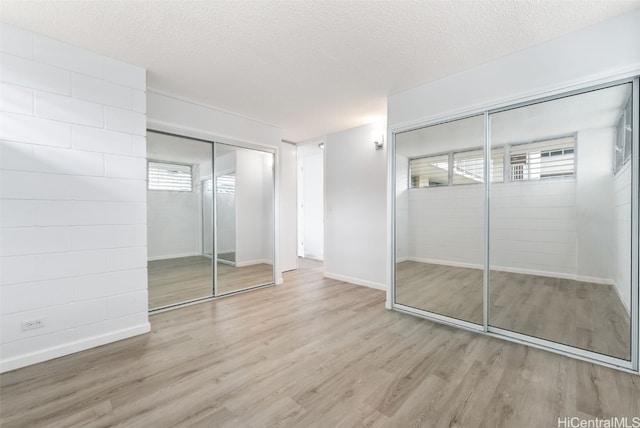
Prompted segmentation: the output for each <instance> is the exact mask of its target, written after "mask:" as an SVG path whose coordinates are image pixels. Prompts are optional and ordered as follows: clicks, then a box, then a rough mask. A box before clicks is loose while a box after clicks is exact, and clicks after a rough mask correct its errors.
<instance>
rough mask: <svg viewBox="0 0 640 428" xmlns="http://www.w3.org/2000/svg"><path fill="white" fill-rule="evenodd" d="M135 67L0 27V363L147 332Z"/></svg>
mask: <svg viewBox="0 0 640 428" xmlns="http://www.w3.org/2000/svg"><path fill="white" fill-rule="evenodd" d="M145 73H146V72H145V70H144V69H142V68H139V67H136V66H134V65H130V64H125V63H123V62H120V61H116V60H113V59H111V58H107V57H104V56H102V55H99V54H97V53H94V52H89V51H87V50H85V49H81V48H78V47H75V46H70V45H68V44H66V43H63V42H60V41H58V40H53V39H51V38H48V37H44V36H41V35H37V34H34V33H31V32H29V31H25V30H22V29H20V28H16V27H13V26H10V25H6V24H0V233H1V239H0V269H1V271H0V272H1V275H0V319H1V321H2V323H1V324H2V327H1V336H0V345H1V346H0V371H3V372H4V371H8V370H13V369H16V368H19V367H23V366H25V365H29V364H33V363H37V362H40V361H45V360H47V359H51V358H56V357H59V356H61V355H65V354H68V353H72V352H77V351H79V350H82V349H87V348H89V347H93V346H99V345H102V344H105V343H109V342H111V341H114V340H119V339H123V338H126V337H130V336H132V335H136V334H141V333H144V332H146V331H149V322H148V316H147V313H148V304H147V243H146V221H147V220H146V159H145V156H146V137H145V134H146V113H145V112H146V77H145ZM35 319H41V320H43V322H44V327H42V328H37V329H32V330H27V331H23V330H22V323H23V322H25V321H30V320H35Z"/></svg>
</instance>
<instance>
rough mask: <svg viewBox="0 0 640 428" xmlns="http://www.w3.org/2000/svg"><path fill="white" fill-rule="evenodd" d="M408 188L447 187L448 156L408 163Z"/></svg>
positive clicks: (431, 157) (420, 159) (426, 158)
mask: <svg viewBox="0 0 640 428" xmlns="http://www.w3.org/2000/svg"><path fill="white" fill-rule="evenodd" d="M409 176H410V177H411V183H410V187H435V186H447V185H449V154H446V155H439V156H429V157H423V158H417V159H411V160H410V161H409Z"/></svg>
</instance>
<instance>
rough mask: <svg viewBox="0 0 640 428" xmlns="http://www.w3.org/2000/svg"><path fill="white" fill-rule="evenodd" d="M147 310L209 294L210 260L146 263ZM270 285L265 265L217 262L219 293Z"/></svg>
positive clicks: (270, 272) (269, 271) (268, 268)
mask: <svg viewBox="0 0 640 428" xmlns="http://www.w3.org/2000/svg"><path fill="white" fill-rule="evenodd" d="M148 270H149V308H150V309H153V308H159V307H162V306H167V305H172V304H176V303H180V302H185V301H188V300H193V299H198V298H201V297H208V296H211V294H212V287H213V281H212V273H211V259H210V258H208V257H203V256H193V257H180V258H175V259H166V260H155V261H150V262H149V264H148ZM272 282H273V267H272V266H271V265H267V264H256V265H251V266H243V267H235V266H231V265H228V264H224V263H218V294H225V293H229V292H232V291H237V290H241V289H243V288H247V287H250V286H253V285H261V284H269V283H272Z"/></svg>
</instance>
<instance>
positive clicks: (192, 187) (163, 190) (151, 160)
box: [146, 159, 195, 193]
mask: <svg viewBox="0 0 640 428" xmlns="http://www.w3.org/2000/svg"><path fill="white" fill-rule="evenodd" d="M152 163H156V164H165V165H178V166H183V167H184V166H186V167H189V179H190V189H189V190H178V189H152V188H151V187H150V186H151V180H150V179H149V171H150V169H151V168H150V164H152ZM193 169H194V165H193V164H189V163H183V162H174V161H166V160H160V159H147V177H146V180H147V190H148V191H153V192H177V193H193V192H194V191H195V186H194V180H193Z"/></svg>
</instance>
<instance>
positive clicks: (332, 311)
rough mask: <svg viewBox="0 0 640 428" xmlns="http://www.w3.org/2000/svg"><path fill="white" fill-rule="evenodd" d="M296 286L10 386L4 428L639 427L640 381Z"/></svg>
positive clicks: (312, 277) (19, 374)
mask: <svg viewBox="0 0 640 428" xmlns="http://www.w3.org/2000/svg"><path fill="white" fill-rule="evenodd" d="M284 281H285V282H284V284H283V285H277V286H275V287H267V288H262V289H259V290H256V291H252V292H250V293H243V294H238V295H235V296H232V297H229V298H226V299H219V300H214V301H208V302H203V303H199V304H197V305H192V306H188V307H184V308H180V309H175V310H172V311H167V312H162V313H158V314H154V315H152V316H151V317H150V321H151V327H152V332H151V333H150V334H146V335H141V336H137V337H133V338H130V339H126V340H122V341H119V342H116V343H111V344H108V345H105V346H100V347H98V348H94V349H90V350H87V351H83V352H80V353H77V354H74V355H69V356H65V357H62V358H57V359H55V360H51V361H48V362H45V363H41V364H36V365H33V366H30V367H25V368H23V369H19V370H15V371H12V372H8V373H5V374H2V375H1V376H0V386H1V388H0V402H1V403H2V412H0V426H2V427H3V428H13V427H30V426H39V427H83V428H93V427H116V426H118V427H189V428H191V427H203V428H204V427H230V428H236V427H243V428H244V427H267V426H280V427H296V428H297V427H319V428H324V427H345V428H348V427H361V426H371V427H389V428H396V427H449V426H457V427H557V426H559V425H558V418H564V417H567V418H571V417H579V418H581V419H582V420H585V419H591V420H593V419H595V418H600V419H606V418H612V417H623V416H626V417H628V418H632V417H633V416H638V415H640V383H639V380H638V376H636V375H633V374H629V373H623V372H619V371H615V370H612V369H609V368H605V367H600V366H596V365H594V364H590V363H587V362H584V361H578V360H574V359H570V358H567V357H564V356H561V355H556V354H552V353H549V352H546V351H543V350H540V349H534V348H528V347H525V346H523V345H520V344H516V343H511V342H506V341H503V340H499V339H495V338H491V337H487V336H483V335H480V334H476V333H472V332H468V331H465V330H461V329H457V328H452V327H448V326H445V325H441V324H437V323H433V322H430V321H428V320H424V319H420V318H417V317H413V316H410V315H406V314H402V313H399V312H394V311H388V310H386V309H385V308H384V302H385V293H384V292H383V291H379V290H374V289H371V288H367V287H362V286H358V285H353V284H348V283H345V282H341V281H336V280H332V279H327V278H323V276H322V269H321V268H318V267H317V265H315V266H314V267H312V268H311V269H299V270H297V271H292V272H286V273H285V274H284ZM629 421H631V419H629Z"/></svg>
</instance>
